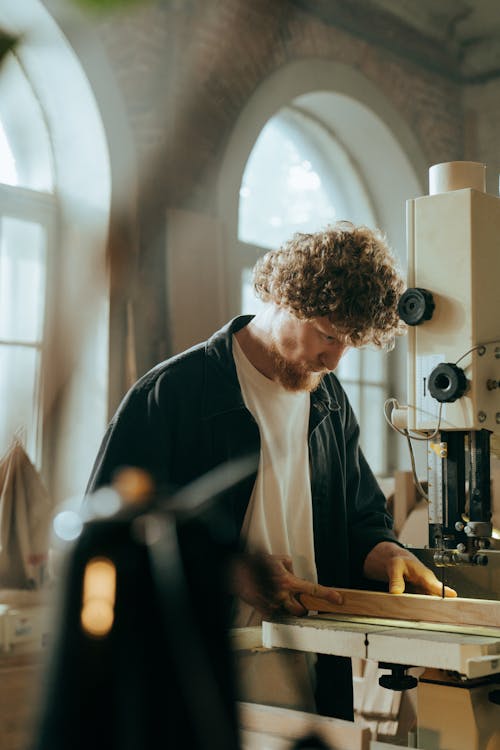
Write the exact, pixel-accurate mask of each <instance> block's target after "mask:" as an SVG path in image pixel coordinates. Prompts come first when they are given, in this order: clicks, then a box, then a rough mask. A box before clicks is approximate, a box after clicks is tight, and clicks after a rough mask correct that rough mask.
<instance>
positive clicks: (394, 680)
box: [378, 662, 418, 691]
mask: <svg viewBox="0 0 500 750" xmlns="http://www.w3.org/2000/svg"><path fill="white" fill-rule="evenodd" d="M379 667H380V669H390V670H391V674H383V675H381V676H380V677H379V678H378V684H379V685H380V686H381V687H384V688H387V689H388V690H398V691H401V690H411V689H412V688H414V687H417V685H418V680H417V678H416V677H412V675H410V674H406V670H407V669H408V667H407V666H406V665H404V664H388V663H386V662H379Z"/></svg>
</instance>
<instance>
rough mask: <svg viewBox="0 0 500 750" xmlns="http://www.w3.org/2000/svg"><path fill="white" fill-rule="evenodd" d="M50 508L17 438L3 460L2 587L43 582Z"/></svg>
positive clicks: (0, 499)
mask: <svg viewBox="0 0 500 750" xmlns="http://www.w3.org/2000/svg"><path fill="white" fill-rule="evenodd" d="M51 511H52V504H51V502H50V498H49V495H48V493H47V490H46V489H45V487H44V485H43V483H42V480H41V478H40V475H39V474H38V471H37V470H36V468H35V467H34V466H33V464H32V463H31V461H30V459H29V456H28V454H27V453H26V451H25V450H24V448H23V446H22V444H21V442H20V441H19V440H18V439H17V438H16V439H14V441H13V443H12V445H11V447H10V448H9V450H8V451H7V453H6V455H5V456H4V458H3V459H2V460H1V461H0V587H2V588H17V589H25V588H38V587H40V586H41V585H42V584H43V582H44V577H45V570H46V565H47V556H48V547H49V538H48V537H49V535H48V528H49V523H50V520H51Z"/></svg>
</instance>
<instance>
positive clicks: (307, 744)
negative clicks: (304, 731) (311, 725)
mask: <svg viewBox="0 0 500 750" xmlns="http://www.w3.org/2000/svg"><path fill="white" fill-rule="evenodd" d="M329 747H330V746H329V745H326V744H325V743H324V742H323V740H322V739H321V737H318V735H317V734H308V735H307V736H306V737H302V738H301V739H300V740H297V742H295V744H294V745H293V746H292V750H329Z"/></svg>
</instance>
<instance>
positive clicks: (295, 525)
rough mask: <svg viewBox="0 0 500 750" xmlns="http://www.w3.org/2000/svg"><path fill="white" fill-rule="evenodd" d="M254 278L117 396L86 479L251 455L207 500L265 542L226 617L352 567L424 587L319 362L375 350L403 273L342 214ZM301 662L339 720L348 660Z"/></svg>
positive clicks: (164, 477)
mask: <svg viewBox="0 0 500 750" xmlns="http://www.w3.org/2000/svg"><path fill="white" fill-rule="evenodd" d="M254 285H255V290H256V293H257V295H258V296H259V297H260V299H261V300H262V301H263V302H264V306H263V309H262V311H261V312H259V313H258V314H257V315H256V316H255V317H252V316H241V317H238V318H236V319H235V320H233V321H231V322H230V323H229V324H228V325H226V326H225V327H224V328H222V329H221V330H220V331H218V332H217V333H215V334H214V335H213V336H212V337H211V338H210V339H209V340H208V341H207V342H205V343H203V344H199V345H197V346H195V347H193V348H192V349H190V350H188V351H187V352H184V353H182V354H180V355H178V356H176V357H173V358H172V359H170V360H168V361H167V362H164V363H161V364H159V365H157V366H156V367H155V368H154V369H153V370H151V371H150V372H149V373H147V374H146V375H145V376H144V377H143V378H142V379H141V380H140V381H139V382H138V383H137V384H136V385H135V386H134V387H133V388H132V390H131V391H130V392H129V393H128V394H127V396H126V397H125V399H124V401H123V403H122V404H121V406H120V408H119V409H118V411H117V414H116V415H115V417H114V419H113V420H112V422H111V424H110V426H109V429H108V432H107V434H106V437H105V439H104V441H103V445H102V447H101V450H100V453H99V456H98V459H97V461H96V465H95V467H94V472H93V475H92V478H91V482H90V485H89V489H90V490H92V489H95V488H97V487H98V486H100V485H102V484H106V483H109V482H111V480H112V478H113V472H114V471H115V470H116V469H117V468H118V467H120V466H124V465H128V466H131V465H132V466H138V467H141V468H143V469H146V470H147V471H148V472H150V474H151V475H152V477H153V479H154V480H155V482H156V484H157V486H158V487H160V488H162V487H170V488H172V487H182V486H184V485H186V484H188V483H189V482H191V481H192V480H194V479H195V478H198V477H200V476H202V475H204V474H205V473H206V472H208V471H209V470H210V469H212V468H214V467H216V466H218V465H221V464H224V462H228V461H232V460H234V459H237V458H239V457H242V456H245V455H250V454H252V453H255V454H257V455H259V465H258V470H257V472H256V474H254V475H252V476H250V477H249V478H248V479H247V480H245V481H242V482H240V483H239V484H238V485H237V486H236V487H235V488H234V490H233V491H232V492H231V493H230V495H229V497H225V498H224V500H223V502H221V503H220V507H219V508H218V511H217V512H218V514H219V516H218V518H219V520H220V523H221V524H223V525H224V528H225V533H226V535H227V536H228V537H229V538H232V540H233V541H235V542H236V541H237V540H238V539H239V538H241V539H242V540H243V543H244V546H245V549H247V550H248V551H249V552H261V553H264V554H265V555H266V558H265V559H266V561H267V563H268V567H269V570H271V575H272V579H273V582H274V584H275V586H274V588H273V589H272V590H271V591H270V592H269V591H264V590H262V591H261V590H256V589H255V587H254V586H250V587H248V588H247V587H245V585H244V583H243V580H240V584H239V590H238V594H239V597H240V599H239V607H238V612H237V616H236V623H237V624H238V625H247V624H252V623H255V622H259V621H260V619H261V615H262V613H269V612H273V611H276V610H281V611H284V612H288V613H291V614H295V615H300V614H305V610H304V607H303V606H302V604H301V603H300V594H301V593H310V594H311V593H312V594H315V595H316V596H321V597H324V598H326V599H329V600H331V601H334V602H339V601H341V596H340V594H339V593H338V592H337V591H336V590H335V588H333V587H349V586H366V585H368V580H373V581H383V582H387V583H388V585H389V590H390V591H391V592H393V593H400V592H403V591H404V588H405V582H408V583H409V584H411V586H412V588H413V590H416V591H420V592H423V593H432V594H440V593H441V585H440V583H439V582H438V580H437V579H436V577H435V576H434V575H433V573H432V572H431V571H430V570H428V569H427V568H426V567H425V566H424V565H422V564H421V563H420V562H419V561H418V560H417V558H415V557H414V556H413V555H412V554H411V553H409V552H408V551H407V550H406V549H404V548H403V547H401V546H400V545H398V544H397V542H396V538H395V536H394V534H393V532H392V521H391V518H390V517H389V515H388V513H387V510H386V506H385V498H384V496H383V494H382V492H381V490H380V489H379V487H378V485H377V482H376V480H375V478H374V476H373V474H372V472H371V471H370V469H369V467H368V465H367V463H366V461H365V459H364V456H363V454H362V452H361V450H360V448H359V443H358V438H359V428H358V424H357V421H356V417H355V415H354V413H353V412H352V409H351V407H350V405H349V402H348V399H347V397H346V394H345V392H344V391H343V389H342V387H341V385H340V383H339V381H338V380H337V378H336V377H335V375H334V374H333V371H334V370H335V368H336V367H337V365H338V363H339V360H340V358H341V357H342V355H343V353H344V352H345V350H346V349H347V348H348V347H349V346H356V347H360V346H364V345H368V344H370V345H374V346H378V347H385V348H391V347H392V345H393V341H394V337H395V335H398V334H400V333H402V332H403V327H402V323H401V322H400V320H399V316H398V313H397V303H398V300H399V297H400V295H401V293H402V291H403V281H402V279H401V278H400V276H399V274H398V272H397V270H396V267H395V261H394V259H393V257H392V255H391V253H390V251H389V248H388V247H387V245H386V243H385V242H384V240H383V238H382V236H381V235H380V234H379V233H378V232H376V231H372V230H370V229H367V228H365V227H354V226H353V225H352V224H349V223H339V224H337V225H335V226H334V227H331V228H328V229H326V230H325V231H323V232H318V233H316V234H298V235H295V237H294V238H293V239H292V240H291V241H290V242H288V243H286V244H285V245H284V246H283V247H282V248H280V249H278V250H276V251H271V252H269V253H267V254H266V255H265V256H264V257H263V258H262V259H261V260H260V261H259V262H258V263H257V265H256V268H255V272H254ZM375 439H376V438H375ZM447 593H448V594H449V595H453V593H454V592H452V591H451V590H448V592H447ZM332 667H333V668H332ZM285 669H286V667H285ZM306 672H307V668H306ZM315 672H316V677H315V683H316V685H315V687H316V695H315V706H316V709H317V710H318V712H319V713H323V714H330V715H334V716H338V717H341V718H348V719H352V686H351V677H350V664H349V663H348V660H345V659H340V658H335V657H319V658H318V660H317V663H316V668H315ZM285 677H286V675H285Z"/></svg>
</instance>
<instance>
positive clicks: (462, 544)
mask: <svg viewBox="0 0 500 750" xmlns="http://www.w3.org/2000/svg"><path fill="white" fill-rule="evenodd" d="M466 549H467V547H466V546H465V544H464V543H463V542H460V544H457V551H458V552H465V550H466Z"/></svg>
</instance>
